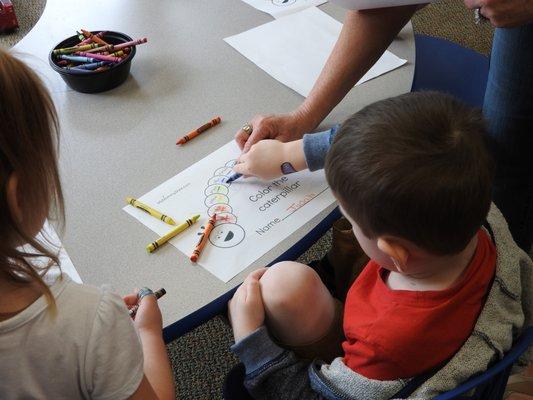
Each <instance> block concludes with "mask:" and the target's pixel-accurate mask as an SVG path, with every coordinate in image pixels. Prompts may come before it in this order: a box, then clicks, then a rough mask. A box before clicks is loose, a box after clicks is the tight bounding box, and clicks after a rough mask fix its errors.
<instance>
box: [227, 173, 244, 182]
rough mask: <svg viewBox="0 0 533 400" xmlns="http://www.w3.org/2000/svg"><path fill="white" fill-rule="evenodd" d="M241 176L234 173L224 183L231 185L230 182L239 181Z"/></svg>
mask: <svg viewBox="0 0 533 400" xmlns="http://www.w3.org/2000/svg"><path fill="white" fill-rule="evenodd" d="M241 176H242V174H238V173H234V174H233V175H231V176H230V177H229V178H228V179H226V182H225V183H231V182H233V181H236V180H237V179H239V178H240V177H241Z"/></svg>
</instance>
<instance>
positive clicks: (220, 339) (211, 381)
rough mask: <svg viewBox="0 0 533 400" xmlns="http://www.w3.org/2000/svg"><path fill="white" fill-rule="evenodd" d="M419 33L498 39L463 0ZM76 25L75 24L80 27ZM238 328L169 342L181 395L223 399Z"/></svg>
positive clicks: (432, 15)
mask: <svg viewBox="0 0 533 400" xmlns="http://www.w3.org/2000/svg"><path fill="white" fill-rule="evenodd" d="M13 3H14V6H15V10H16V12H17V16H18V19H19V24H20V29H19V30H18V31H17V32H15V33H12V34H9V35H0V45H3V46H7V47H10V46H13V45H14V44H15V43H17V42H18V41H19V40H20V38H22V37H23V36H24V35H25V34H26V33H27V32H28V30H29V29H31V27H32V26H33V25H34V24H35V23H36V21H37V20H38V18H39V16H40V15H41V13H42V10H43V9H44V4H45V0H13ZM413 25H414V28H415V31H416V32H417V33H424V34H427V35H432V36H437V37H443V38H446V39H448V40H452V41H454V42H457V43H459V44H462V45H463V46H466V47H469V48H472V49H474V50H476V51H479V52H481V53H484V54H488V52H489V51H490V47H491V43H492V31H493V30H492V28H491V27H490V25H489V24H484V25H482V26H477V25H475V24H474V22H473V14H472V12H471V11H469V10H466V9H465V8H464V6H463V3H462V1H461V0H444V1H442V2H439V3H437V4H433V5H431V6H428V7H425V8H424V9H423V10H421V11H419V12H418V13H417V14H416V16H415V17H414V18H413ZM75 28H76V27H73V29H75ZM330 242H331V236H330V233H328V234H326V235H325V236H324V237H323V238H322V239H321V240H319V241H318V242H317V243H316V244H315V245H314V246H313V247H312V248H311V249H310V250H309V251H308V252H307V253H306V254H304V255H303V256H302V257H301V260H300V261H301V262H308V261H310V260H314V259H319V258H321V257H322V256H323V255H324V254H325V252H326V251H327V249H328V248H329V245H330ZM232 340H233V337H232V333H231V330H230V329H229V328H228V326H227V325H226V324H225V323H224V321H223V319H222V318H219V317H216V318H213V319H212V320H210V321H208V322H206V323H205V324H203V325H201V326H200V327H198V328H197V329H195V330H194V331H192V332H190V333H188V334H187V335H184V336H183V337H181V338H179V339H177V340H175V341H173V342H172V343H170V344H169V345H168V353H169V356H170V359H171V361H172V366H173V370H174V377H175V381H176V392H177V398H178V399H217V398H221V392H220V388H221V384H222V381H223V379H224V377H225V375H226V373H227V372H228V371H229V369H230V368H231V367H232V366H233V365H234V364H235V363H236V362H237V360H236V359H235V357H233V355H232V354H231V353H230V352H229V351H228V348H229V346H230V345H231V344H232Z"/></svg>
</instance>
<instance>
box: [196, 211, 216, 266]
mask: <svg viewBox="0 0 533 400" xmlns="http://www.w3.org/2000/svg"><path fill="white" fill-rule="evenodd" d="M216 222H217V214H216V213H215V214H213V216H212V217H211V218H209V221H207V225H206V226H205V230H204V232H203V233H202V236H200V240H199V241H198V244H197V245H196V248H195V249H194V250H193V252H192V254H191V261H192V262H196V261H198V257H200V253H201V252H202V250H203V249H204V247H205V245H206V243H207V240H208V239H209V235H210V234H211V231H212V230H213V228H214V227H215V223H216Z"/></svg>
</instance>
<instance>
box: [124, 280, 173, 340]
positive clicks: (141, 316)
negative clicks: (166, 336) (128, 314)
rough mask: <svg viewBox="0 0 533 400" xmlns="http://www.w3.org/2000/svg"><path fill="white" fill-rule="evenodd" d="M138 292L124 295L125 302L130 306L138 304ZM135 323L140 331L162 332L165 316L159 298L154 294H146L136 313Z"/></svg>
mask: <svg viewBox="0 0 533 400" xmlns="http://www.w3.org/2000/svg"><path fill="white" fill-rule="evenodd" d="M137 292H138V290H136V291H135V293H134V294H129V295H127V296H124V298H123V299H124V303H126V306H127V307H128V309H129V308H131V307H133V306H134V305H135V304H137V302H138V299H137ZM134 321H135V322H134V323H135V326H136V327H137V329H138V330H139V332H141V331H142V332H155V333H157V334H161V332H162V330H163V317H162V316H161V310H160V309H159V306H158V305H157V299H156V298H155V296H153V295H149V296H144V297H143V298H142V299H141V301H140V303H139V309H138V310H137V312H136V313H135V317H134Z"/></svg>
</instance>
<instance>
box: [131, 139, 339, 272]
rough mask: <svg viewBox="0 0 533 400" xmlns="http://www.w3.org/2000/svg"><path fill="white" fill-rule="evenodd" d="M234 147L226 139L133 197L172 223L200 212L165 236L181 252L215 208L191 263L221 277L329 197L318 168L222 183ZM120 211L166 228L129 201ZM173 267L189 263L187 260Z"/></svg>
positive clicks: (234, 153) (186, 250)
mask: <svg viewBox="0 0 533 400" xmlns="http://www.w3.org/2000/svg"><path fill="white" fill-rule="evenodd" d="M240 153H241V152H240V150H239V148H238V147H237V144H236V143H235V141H231V142H230V143H228V144H226V145H224V146H223V147H221V148H220V149H218V150H217V151H215V152H213V153H211V154H209V155H208V156H207V157H205V158H204V159H202V160H200V161H198V162H197V163H196V164H194V165H192V166H190V167H189V168H187V169H186V170H184V171H182V172H181V173H179V174H178V175H176V176H174V177H173V178H170V179H169V180H167V181H166V182H164V183H162V184H161V185H159V186H157V187H156V188H155V189H153V190H151V191H150V192H148V193H146V194H145V195H144V196H141V197H139V198H138V200H140V201H141V202H143V203H145V204H147V205H149V206H151V207H153V208H155V209H157V210H158V211H160V212H162V213H163V214H166V215H168V216H170V217H171V218H173V219H174V220H175V221H176V223H180V222H181V221H184V220H185V219H186V218H188V217H190V216H193V215H195V214H201V217H200V219H199V220H198V222H196V223H195V224H194V225H192V226H191V227H190V228H188V229H186V230H185V231H183V232H182V233H180V234H179V235H178V236H176V237H175V238H173V239H171V240H170V243H171V244H172V245H173V246H175V247H176V248H178V249H179V250H180V251H181V252H183V253H184V254H185V255H186V256H187V257H189V256H190V255H191V253H192V251H193V250H194V247H195V245H196V243H197V242H198V239H199V237H200V235H201V234H202V232H203V227H205V224H206V222H207V221H208V219H209V217H210V216H211V215H213V213H216V214H217V223H216V225H215V228H214V229H213V231H212V232H211V234H210V236H209V242H208V243H207V245H206V247H205V248H204V250H203V252H202V253H201V255H200V258H199V260H198V263H197V264H198V265H200V266H202V267H204V268H205V269H207V270H208V271H209V272H211V273H212V274H213V275H215V276H216V277H217V278H219V279H221V280H222V281H224V282H228V281H229V280H230V279H231V278H233V277H234V276H235V275H237V274H238V273H239V272H241V271H243V270H244V269H246V268H247V267H248V266H249V265H250V264H252V263H253V262H254V261H255V260H257V259H258V258H259V257H261V256H263V255H264V254H265V253H266V252H268V251H269V250H271V249H272V248H273V247H274V246H276V245H277V244H278V243H280V242H281V241H282V240H284V239H286V238H287V237H288V236H289V235H290V234H292V233H293V232H294V231H296V230H297V229H298V228H300V227H301V226H302V225H304V224H305V223H306V222H308V221H309V220H310V219H311V218H313V217H314V216H315V215H316V214H318V213H319V212H321V211H323V210H324V209H326V208H327V207H329V206H331V205H332V204H333V203H334V201H335V199H334V197H333V195H332V194H331V191H330V190H329V188H328V185H327V182H326V179H325V176H324V172H323V171H316V172H309V171H302V172H298V173H294V174H291V175H286V176H283V177H281V178H279V179H277V180H275V181H271V182H266V181H260V180H258V179H256V178H246V179H245V178H241V179H238V180H236V181H234V182H232V183H229V184H228V183H226V180H227V178H228V176H231V175H232V174H233V170H232V166H233V165H234V164H235V160H236V158H237V157H238V156H239V154H240ZM124 211H126V212H127V213H128V214H130V215H132V216H133V217H134V218H136V219H138V220H139V221H140V222H142V223H143V224H144V225H146V226H147V227H148V228H150V229H151V230H153V231H154V232H155V233H156V234H157V235H159V236H162V235H163V234H165V233H167V232H169V231H170V230H171V229H172V227H171V226H169V225H167V224H165V223H164V222H162V221H160V220H158V219H156V218H154V217H152V216H150V215H149V214H147V213H145V212H144V211H142V210H139V209H137V208H135V207H132V206H130V205H127V206H126V207H124ZM178 221H179V222H178ZM156 238H157V236H155V235H154V240H155V239H156ZM168 245H169V244H168V243H167V244H166V245H165V246H168ZM151 256H153V257H157V250H156V251H155V252H154V253H153V254H152V255H151ZM176 268H191V265H190V263H189V262H187V265H176Z"/></svg>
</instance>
